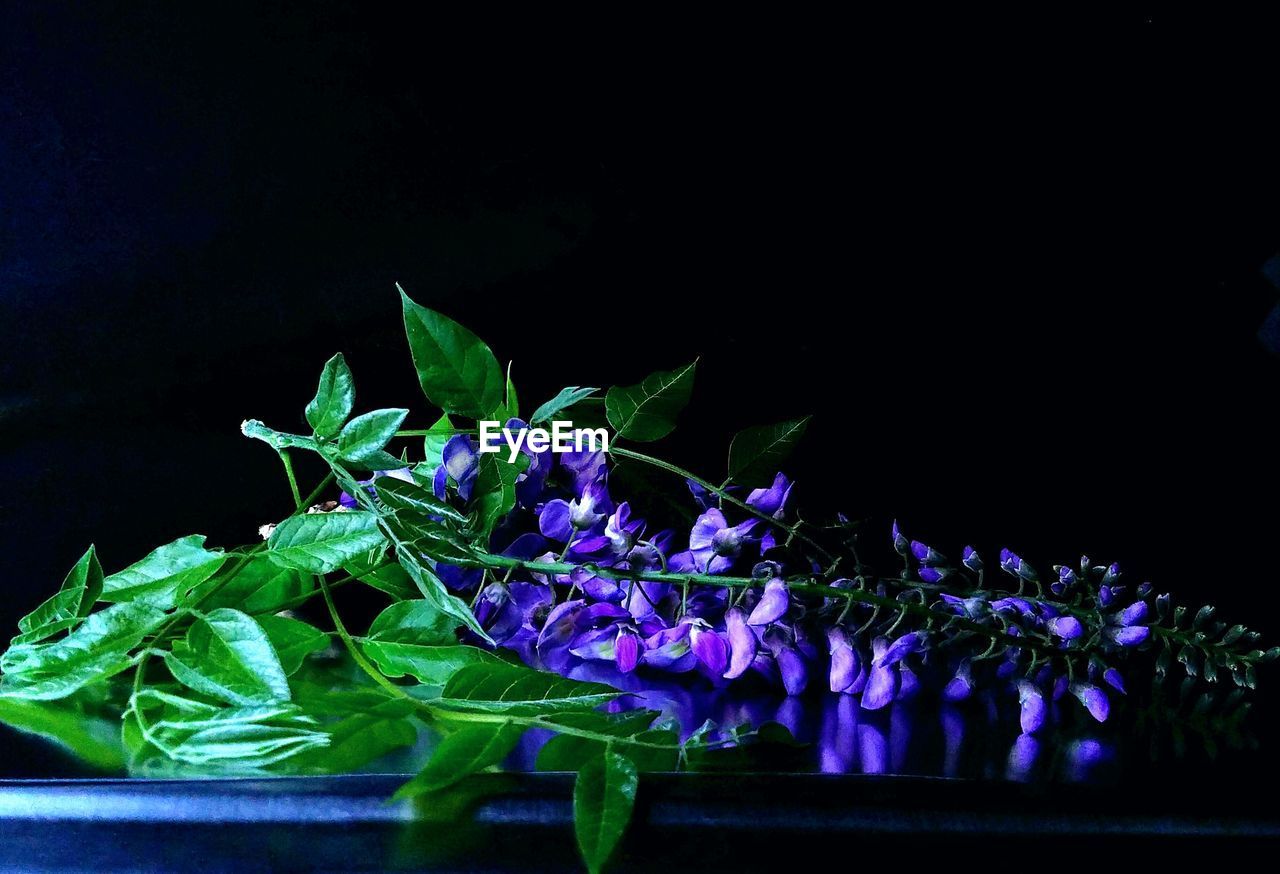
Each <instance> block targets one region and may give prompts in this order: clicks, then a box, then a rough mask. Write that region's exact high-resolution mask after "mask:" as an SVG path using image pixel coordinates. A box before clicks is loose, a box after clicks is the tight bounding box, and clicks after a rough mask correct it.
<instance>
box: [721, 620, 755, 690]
mask: <svg viewBox="0 0 1280 874" xmlns="http://www.w3.org/2000/svg"><path fill="white" fill-rule="evenodd" d="M724 624H725V630H726V633H727V634H728V636H729V668H728V670H726V671H725V672H724V678H725V679H726V680H733V679H736V678H738V677H741V676H742V675H743V674H744V673H746V671H747V668H749V667H751V663H752V662H754V661H755V659H756V650H757V648H758V644H757V641H756V635H755V632H753V631H752V630H751V628H750V626H749V625H748V623H747V616H746V613H745V612H744V611H743V610H742V608H741V607H730V608H729V610H728V611H727V612H726V613H725V614H724Z"/></svg>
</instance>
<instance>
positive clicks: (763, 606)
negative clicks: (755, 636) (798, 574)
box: [747, 580, 791, 625]
mask: <svg viewBox="0 0 1280 874" xmlns="http://www.w3.org/2000/svg"><path fill="white" fill-rule="evenodd" d="M790 606H791V596H790V595H788V594H787V584H786V583H784V582H783V581H782V580H770V581H769V582H767V583H765V587H764V595H762V596H761V598H760V602H759V603H758V604H756V606H755V609H754V610H752V611H751V616H750V617H749V618H748V619H747V624H748V625H768V624H769V623H771V622H777V621H778V620H779V619H781V618H782V617H783V616H784V615H786V612H787V608H789V607H790Z"/></svg>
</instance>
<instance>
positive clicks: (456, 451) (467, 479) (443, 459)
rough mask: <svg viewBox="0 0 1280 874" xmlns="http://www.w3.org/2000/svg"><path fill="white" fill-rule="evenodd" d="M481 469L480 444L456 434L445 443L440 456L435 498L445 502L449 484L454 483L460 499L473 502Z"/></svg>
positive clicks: (468, 437)
mask: <svg viewBox="0 0 1280 874" xmlns="http://www.w3.org/2000/svg"><path fill="white" fill-rule="evenodd" d="M479 469H480V453H479V444H478V443H477V442H476V441H475V440H474V439H473V438H472V437H470V436H468V435H466V434H455V435H454V436H453V437H450V438H449V442H447V443H445V445H444V449H443V451H442V452H441V454H440V466H439V467H438V468H436V473H435V479H434V481H433V483H432V488H433V490H434V492H435V496H436V497H437V498H439V499H440V500H444V497H445V489H446V487H447V486H448V484H449V482H450V481H452V482H453V483H454V487H455V488H456V489H457V491H458V497H460V498H462V500H464V501H469V500H471V490H472V489H473V488H475V482H476V473H477V472H478V471H479Z"/></svg>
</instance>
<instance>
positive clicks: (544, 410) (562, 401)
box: [529, 385, 600, 425]
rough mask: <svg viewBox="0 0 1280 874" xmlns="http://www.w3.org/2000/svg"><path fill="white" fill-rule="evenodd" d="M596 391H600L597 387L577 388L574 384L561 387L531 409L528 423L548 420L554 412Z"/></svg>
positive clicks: (564, 408) (533, 423) (566, 407)
mask: <svg viewBox="0 0 1280 874" xmlns="http://www.w3.org/2000/svg"><path fill="white" fill-rule="evenodd" d="M598 391H600V389H598V388H579V387H578V386H576V385H571V386H569V387H568V388H562V389H560V393H559V394H558V395H556V396H555V397H553V398H552V399H551V400H549V401H547V402H546V403H545V404H543V405H542V406H540V407H538V409H536V410H534V411H533V418H531V419H530V420H529V424H530V425H538V424H540V423H542V422H549V421H551V418H552V417H553V416H555V414H556V413H558V412H560V411H561V410H566V409H568V408H569V407H571V406H573V405H574V404H576V403H578V401H581V400H585V399H586V398H589V397H591V396H592V395H593V394H595V393H596V392H598Z"/></svg>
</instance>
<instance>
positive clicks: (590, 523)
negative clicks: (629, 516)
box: [538, 479, 613, 543]
mask: <svg viewBox="0 0 1280 874" xmlns="http://www.w3.org/2000/svg"><path fill="white" fill-rule="evenodd" d="M611 512H613V501H612V500H610V498H609V490H608V489H607V488H606V487H605V483H604V480H602V479H601V480H596V481H594V482H592V483H589V484H588V485H586V486H585V487H584V488H583V490H582V493H581V494H580V495H579V496H578V497H577V498H575V499H574V500H572V501H565V500H562V499H560V498H557V499H555V500H554V501H548V502H547V503H546V504H545V505H544V506H543V508H542V510H541V511H540V512H539V513H538V530H540V531H541V532H542V533H543V535H544V536H546V537H549V538H551V539H552V540H557V541H559V542H561V543H567V542H568V541H570V540H572V539H573V537H574V535H575V533H579V532H583V531H591V530H593V529H596V528H597V526H598V525H599V524H600V523H601V522H602V521H603V520H604V518H605V516H607V515H608V514H609V513H611Z"/></svg>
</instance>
